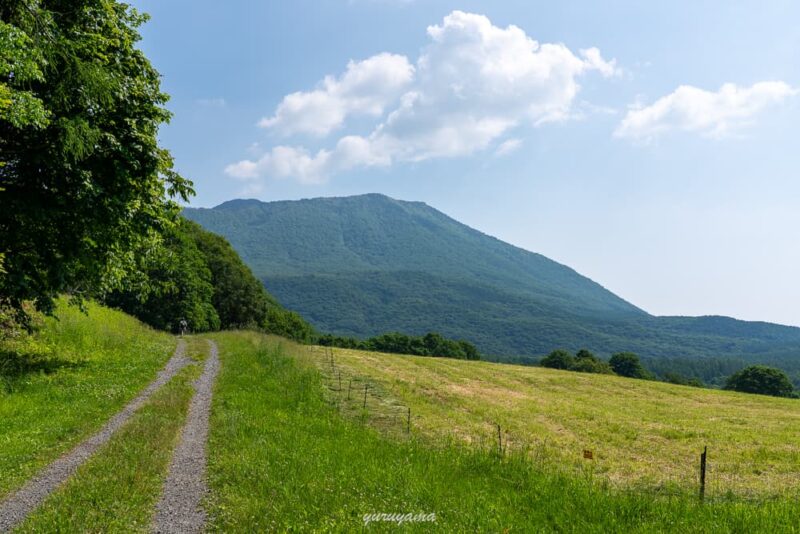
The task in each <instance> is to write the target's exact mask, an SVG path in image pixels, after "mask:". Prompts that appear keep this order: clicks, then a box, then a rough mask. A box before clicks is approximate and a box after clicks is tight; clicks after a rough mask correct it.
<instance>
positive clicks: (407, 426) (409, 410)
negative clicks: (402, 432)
mask: <svg viewBox="0 0 800 534" xmlns="http://www.w3.org/2000/svg"><path fill="white" fill-rule="evenodd" d="M406 434H411V406H409V407H408V422H407V424H406Z"/></svg>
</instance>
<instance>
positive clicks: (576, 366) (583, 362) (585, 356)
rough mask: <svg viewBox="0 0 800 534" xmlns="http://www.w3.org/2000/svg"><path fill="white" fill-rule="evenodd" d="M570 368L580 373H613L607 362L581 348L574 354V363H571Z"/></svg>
mask: <svg viewBox="0 0 800 534" xmlns="http://www.w3.org/2000/svg"><path fill="white" fill-rule="evenodd" d="M571 370H573V371H579V372H581V373H600V374H605V375H611V374H614V371H612V370H611V366H610V365H608V363H607V362H604V361H603V360H601V359H600V358H598V357H597V356H595V355H594V354H592V353H591V352H589V351H588V350H586V349H581V350H579V351H578V352H577V353H576V354H575V363H573V365H572V367H571Z"/></svg>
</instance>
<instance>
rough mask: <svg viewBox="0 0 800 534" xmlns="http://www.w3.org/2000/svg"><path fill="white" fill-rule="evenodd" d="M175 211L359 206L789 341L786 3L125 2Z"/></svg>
mask: <svg viewBox="0 0 800 534" xmlns="http://www.w3.org/2000/svg"><path fill="white" fill-rule="evenodd" d="M133 5H134V6H136V7H137V8H139V9H141V10H143V11H146V12H148V13H150V14H151V15H152V17H153V19H152V20H151V21H150V22H149V23H148V24H147V26H146V27H145V28H143V31H142V32H143V35H144V40H143V42H142V48H143V49H144V50H145V52H146V53H147V54H148V56H149V57H150V58H151V60H152V61H153V63H154V65H155V66H156V68H158V70H159V71H160V72H161V73H162V75H163V87H164V89H165V90H166V91H167V92H168V93H170V94H171V95H172V100H171V102H170V104H169V108H170V109H171V111H173V113H174V115H175V116H174V119H173V121H172V123H171V124H170V125H169V126H167V127H165V128H164V129H163V130H162V133H161V139H162V142H163V144H164V145H165V146H166V147H167V148H169V149H171V150H172V153H173V155H174V156H175V158H176V166H177V168H178V170H179V171H180V172H182V173H183V174H184V175H185V176H187V177H189V178H191V179H192V180H194V182H195V187H196V189H197V196H196V198H195V199H194V200H193V201H192V204H193V205H196V206H214V205H216V204H219V203H220V202H223V201H225V200H228V199H231V198H239V197H254V198H260V199H263V200H279V199H296V198H307V197H316V196H338V195H350V194H359V193H367V192H380V193H385V194H387V195H390V196H393V197H395V198H400V199H407V200H422V201H425V202H427V203H428V204H430V205H432V206H434V207H436V208H438V209H440V210H442V211H444V212H445V213H447V214H448V215H450V216H452V217H454V218H456V219H458V220H460V221H462V222H465V223H466V224H469V225H470V226H473V227H475V228H477V229H479V230H481V231H483V232H486V233H488V234H491V235H494V236H496V237H499V238H501V239H503V240H505V241H508V242H511V243H513V244H515V245H518V246H521V247H524V248H526V249H529V250H533V251H536V252H540V253H542V254H545V255H547V256H549V257H551V258H553V259H555V260H557V261H560V262H562V263H565V264H567V265H570V266H571V267H573V268H575V269H576V270H578V271H579V272H581V273H583V274H585V275H587V276H589V277H591V278H592V279H594V280H596V281H598V282H599V283H601V284H603V285H604V286H606V287H607V288H609V289H611V290H612V291H614V292H616V293H617V294H619V295H620V296H622V297H624V298H626V299H628V300H630V301H631V302H633V303H635V304H636V305H638V306H640V307H642V308H644V309H646V310H647V311H649V312H651V313H654V314H659V315H705V314H724V315H731V316H734V317H738V318H743V319H753V320H768V321H773V322H780V323H785V324H794V325H800V307H799V306H798V305H797V303H798V302H800V284H798V282H797V272H798V265H800V246H798V239H797V235H798V230H799V229H800V209H798V205H799V204H800V180H798V174H799V173H798V169H800V150H798V149H799V148H800V142H799V141H798V133H800V126H798V125H800V92H798V90H800V32H799V31H798V30H797V24H796V23H797V21H798V20H800V3H798V2H793V1H788V0H786V1H762V2H736V1H725V2H722V1H719V2H716V1H703V2H640V1H609V2H569V1H562V2H549V3H544V2H532V1H529V0H528V1H503V2H486V1H484V2H478V1H462V2H451V1H444V0H441V1H439V0H317V1H304V0H293V1H291V2H289V1H270V2H252V1H251V2H243V1H229V2H224V3H221V2H210V1H207V0H193V1H191V2H190V1H187V0H170V1H168V2H164V1H155V0H137V1H135V2H133Z"/></svg>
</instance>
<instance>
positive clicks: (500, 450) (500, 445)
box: [495, 423, 503, 456]
mask: <svg viewBox="0 0 800 534" xmlns="http://www.w3.org/2000/svg"><path fill="white" fill-rule="evenodd" d="M495 425H496V426H497V452H498V454H499V455H500V456H503V434H502V432H501V431H500V423H495Z"/></svg>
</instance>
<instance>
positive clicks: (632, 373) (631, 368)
mask: <svg viewBox="0 0 800 534" xmlns="http://www.w3.org/2000/svg"><path fill="white" fill-rule="evenodd" d="M608 364H609V365H610V366H611V369H613V371H614V372H615V373H616V374H618V375H619V376H627V377H628V378H644V379H649V378H651V376H650V373H648V372H647V370H646V369H645V368H644V367H643V366H642V362H640V361H639V356H637V355H636V354H634V353H632V352H618V353H617V354H614V355H613V356H611V359H610V360H608Z"/></svg>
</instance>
